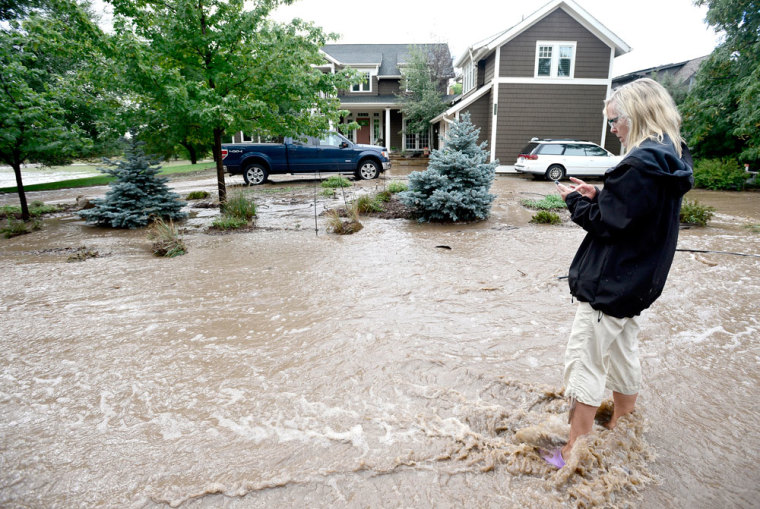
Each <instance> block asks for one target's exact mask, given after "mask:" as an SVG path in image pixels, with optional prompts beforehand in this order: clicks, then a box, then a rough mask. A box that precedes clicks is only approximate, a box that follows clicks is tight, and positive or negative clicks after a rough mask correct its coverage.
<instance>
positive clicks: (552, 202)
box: [521, 194, 567, 210]
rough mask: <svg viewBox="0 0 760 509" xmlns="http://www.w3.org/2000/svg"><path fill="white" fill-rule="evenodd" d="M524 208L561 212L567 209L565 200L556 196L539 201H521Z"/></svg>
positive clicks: (549, 196) (551, 195)
mask: <svg viewBox="0 0 760 509" xmlns="http://www.w3.org/2000/svg"><path fill="white" fill-rule="evenodd" d="M521 203H522V204H523V205H524V206H525V207H528V208H529V209H535V210H562V209H566V208H567V204H566V203H565V200H563V199H562V197H561V196H559V195H558V194H550V195H548V196H545V197H544V198H542V199H540V200H523V201H522V202H521Z"/></svg>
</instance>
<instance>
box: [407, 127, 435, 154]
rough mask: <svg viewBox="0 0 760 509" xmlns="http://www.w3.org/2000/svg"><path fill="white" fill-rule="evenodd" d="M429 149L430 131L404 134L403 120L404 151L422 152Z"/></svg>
mask: <svg viewBox="0 0 760 509" xmlns="http://www.w3.org/2000/svg"><path fill="white" fill-rule="evenodd" d="M425 147H430V129H428V130H427V131H425V132H422V133H419V134H417V133H408V132H406V119H405V120H404V150H422V149H423V148H425Z"/></svg>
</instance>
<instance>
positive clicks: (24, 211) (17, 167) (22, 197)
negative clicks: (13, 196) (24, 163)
mask: <svg viewBox="0 0 760 509" xmlns="http://www.w3.org/2000/svg"><path fill="white" fill-rule="evenodd" d="M12 166H13V173H15V174H16V188H17V189H18V201H19V202H20V203H21V219H23V220H24V221H29V219H31V216H30V215H29V205H27V203H26V193H25V192H24V183H23V182H22V181H21V161H20V160H18V158H14V161H13V165H12Z"/></svg>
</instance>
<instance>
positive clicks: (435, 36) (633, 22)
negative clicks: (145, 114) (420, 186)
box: [93, 0, 720, 76]
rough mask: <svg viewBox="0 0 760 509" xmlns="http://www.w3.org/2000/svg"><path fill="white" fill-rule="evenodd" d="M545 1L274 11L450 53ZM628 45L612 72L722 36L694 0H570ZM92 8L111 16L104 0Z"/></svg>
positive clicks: (696, 52)
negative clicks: (436, 45) (438, 45)
mask: <svg viewBox="0 0 760 509" xmlns="http://www.w3.org/2000/svg"><path fill="white" fill-rule="evenodd" d="M548 1H549V0H378V1H372V2H369V1H364V2H362V1H355V0H296V1H295V2H294V3H293V4H292V5H289V6H282V7H280V8H278V9H277V10H276V11H274V13H273V14H272V17H273V18H274V19H275V20H277V21H285V22H287V21H290V20H291V19H293V18H296V17H298V18H302V19H304V20H308V21H313V22H314V23H316V24H317V25H319V26H320V27H322V28H323V29H325V30H326V31H327V32H333V33H336V34H338V35H339V36H340V39H339V40H338V41H337V42H342V43H372V44H380V43H387V44H391V43H392V44H415V43H416V44H419V43H426V42H445V43H448V45H449V49H450V50H451V55H452V57H454V58H455V59H456V58H457V57H458V56H459V55H461V54H462V53H463V52H464V51H466V50H467V48H468V47H469V46H471V45H472V44H474V43H475V42H477V41H480V40H482V39H485V38H486V37H488V36H489V35H493V34H496V33H498V32H501V31H503V30H506V29H507V28H510V27H512V26H514V25H516V24H517V23H519V22H520V21H521V20H522V19H523V17H527V16H529V15H530V14H532V13H533V12H535V11H537V10H538V9H540V8H541V7H542V6H544V5H546V3H548ZM576 3H577V4H578V5H580V6H581V7H582V8H583V9H585V10H586V12H588V13H589V14H590V15H591V16H592V17H594V18H595V19H596V20H597V21H599V22H600V23H601V24H602V25H604V26H605V27H607V29H608V30H610V31H611V32H612V33H614V34H615V35H617V36H618V37H619V38H620V39H622V40H623V41H624V42H625V43H626V44H628V46H630V47H631V52H630V53H628V54H626V55H623V56H620V57H617V58H616V59H615V62H614V65H613V69H612V75H613V76H620V75H621V74H627V73H629V72H632V71H637V70H640V69H646V68H649V67H655V66H658V65H662V64H672V63H677V62H682V61H684V60H690V59H692V58H697V57H701V56H704V55H707V54H709V53H710V52H712V50H713V48H715V46H716V45H717V44H718V42H719V41H720V35H719V34H716V33H715V32H714V31H713V30H712V28H710V27H708V26H707V25H706V24H705V22H704V19H705V14H706V12H707V8H706V7H701V8H698V7H695V6H694V4H693V1H692V0H576ZM93 7H94V9H95V10H96V12H101V13H102V14H103V15H104V21H106V23H107V22H108V20H109V19H110V16H109V15H108V14H107V11H110V6H107V7H104V5H103V1H102V0H94V2H93Z"/></svg>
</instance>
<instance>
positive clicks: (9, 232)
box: [0, 216, 42, 239]
mask: <svg viewBox="0 0 760 509" xmlns="http://www.w3.org/2000/svg"><path fill="white" fill-rule="evenodd" d="M40 228H42V221H40V220H39V219H35V220H33V221H30V222H28V223H25V222H24V221H19V220H18V219H16V218H15V217H12V216H9V217H8V221H7V223H6V224H5V226H4V227H3V228H0V233H2V234H3V237H5V238H6V239H10V238H12V237H18V236H19V235H25V234H27V233H32V232H33V231H35V230H39V229H40Z"/></svg>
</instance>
